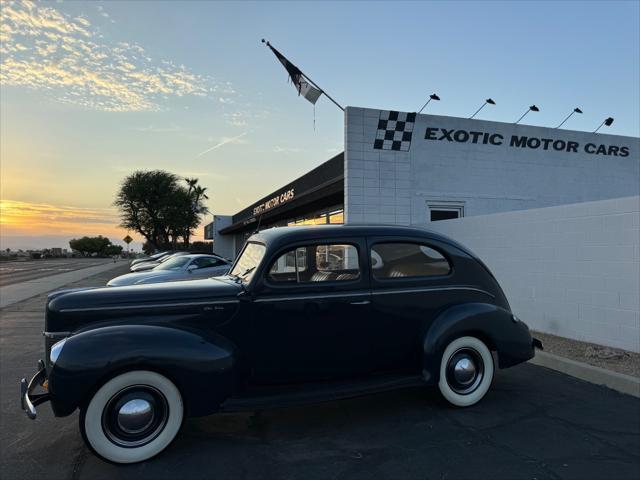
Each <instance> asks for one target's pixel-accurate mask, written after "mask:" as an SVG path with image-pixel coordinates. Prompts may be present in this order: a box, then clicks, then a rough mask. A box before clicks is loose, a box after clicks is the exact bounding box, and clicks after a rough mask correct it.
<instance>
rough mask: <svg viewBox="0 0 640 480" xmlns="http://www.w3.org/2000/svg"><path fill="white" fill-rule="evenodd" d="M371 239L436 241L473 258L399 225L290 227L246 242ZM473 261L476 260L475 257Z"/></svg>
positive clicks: (452, 242) (436, 235) (434, 237)
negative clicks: (337, 238) (364, 237)
mask: <svg viewBox="0 0 640 480" xmlns="http://www.w3.org/2000/svg"><path fill="white" fill-rule="evenodd" d="M362 236H366V237H374V236H380V237H385V236H397V237H414V238H423V239H426V240H436V241H440V242H443V243H448V244H449V245H452V246H454V247H456V248H458V249H460V250H462V251H464V252H466V253H468V254H469V255H471V256H472V257H476V255H474V254H473V253H472V252H470V251H469V249H467V248H466V247H464V246H462V245H460V244H459V243H458V242H456V241H455V240H453V239H451V238H449V237H447V236H445V235H442V234H440V233H437V232H434V231H432V230H429V229H427V228H424V227H418V226H414V227H407V226H403V225H353V224H348V225H309V226H292V227H274V228H269V229H265V230H261V231H260V232H258V233H255V234H253V235H252V236H251V237H250V238H249V240H248V241H257V242H262V243H265V244H267V245H271V244H281V243H283V242H286V243H289V242H296V241H304V240H311V239H313V240H317V239H322V238H331V237H334V238H335V237H362ZM476 258H477V257H476Z"/></svg>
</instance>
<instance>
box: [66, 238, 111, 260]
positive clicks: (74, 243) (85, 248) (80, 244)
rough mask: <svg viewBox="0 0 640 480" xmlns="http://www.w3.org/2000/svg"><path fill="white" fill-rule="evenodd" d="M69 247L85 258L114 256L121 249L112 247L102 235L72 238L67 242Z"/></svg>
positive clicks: (109, 241)
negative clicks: (90, 256)
mask: <svg viewBox="0 0 640 480" xmlns="http://www.w3.org/2000/svg"><path fill="white" fill-rule="evenodd" d="M69 246H70V247H71V249H72V250H76V251H78V252H80V253H81V254H82V255H84V256H85V257H86V256H89V255H101V256H107V255H116V254H118V253H120V252H121V251H122V247H120V246H116V245H113V244H112V243H111V240H109V239H108V238H106V237H103V236H102V235H98V236H97V237H82V238H74V239H72V240H69ZM118 249H119V250H118ZM111 252H113V253H111Z"/></svg>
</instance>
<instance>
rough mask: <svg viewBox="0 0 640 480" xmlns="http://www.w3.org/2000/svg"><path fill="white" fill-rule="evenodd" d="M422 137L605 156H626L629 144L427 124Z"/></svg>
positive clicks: (443, 140)
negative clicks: (609, 143) (479, 130)
mask: <svg viewBox="0 0 640 480" xmlns="http://www.w3.org/2000/svg"><path fill="white" fill-rule="evenodd" d="M424 139H425V140H434V141H440V142H453V143H472V144H481V145H496V146H503V145H504V146H506V147H511V148H524V149H529V150H554V151H557V152H570V153H578V152H585V153H588V154H592V155H608V156H614V157H628V156H629V147H626V146H619V145H608V144H605V143H593V142H588V143H585V144H583V145H581V144H580V143H579V142H576V141H572V140H564V139H560V138H541V137H530V136H527V135H511V136H510V137H506V138H505V136H504V135H502V134H500V133H492V132H478V131H473V130H461V129H455V128H451V129H448V128H440V127H427V129H426V131H425V134H424Z"/></svg>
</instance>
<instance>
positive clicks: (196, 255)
mask: <svg viewBox="0 0 640 480" xmlns="http://www.w3.org/2000/svg"><path fill="white" fill-rule="evenodd" d="M181 257H184V258H202V257H213V258H216V259H218V260H224V258H222V257H220V256H218V255H213V254H211V253H189V254H187V255H181ZM225 261H226V260H225Z"/></svg>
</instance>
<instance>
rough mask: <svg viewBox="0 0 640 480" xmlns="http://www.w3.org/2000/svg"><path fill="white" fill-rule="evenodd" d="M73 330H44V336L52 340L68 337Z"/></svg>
mask: <svg viewBox="0 0 640 480" xmlns="http://www.w3.org/2000/svg"><path fill="white" fill-rule="evenodd" d="M69 335H71V332H42V336H43V337H46V338H50V339H51V340H56V339H58V338H59V339H63V338H67V337H68V336H69Z"/></svg>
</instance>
